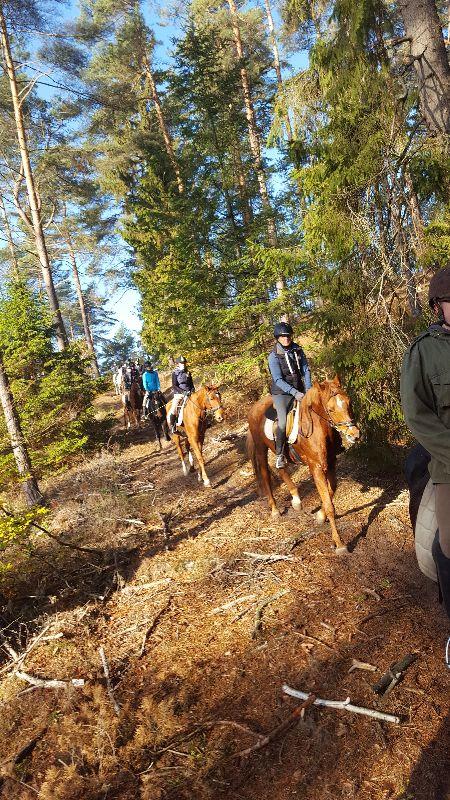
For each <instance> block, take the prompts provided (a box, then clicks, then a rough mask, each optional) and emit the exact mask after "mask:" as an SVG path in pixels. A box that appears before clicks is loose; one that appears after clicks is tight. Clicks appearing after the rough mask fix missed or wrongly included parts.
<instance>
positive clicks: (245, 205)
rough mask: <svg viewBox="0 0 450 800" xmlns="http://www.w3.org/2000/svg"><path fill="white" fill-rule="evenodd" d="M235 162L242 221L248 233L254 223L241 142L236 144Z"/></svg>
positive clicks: (234, 150)
mask: <svg viewBox="0 0 450 800" xmlns="http://www.w3.org/2000/svg"><path fill="white" fill-rule="evenodd" d="M233 161H234V169H235V175H236V178H235V180H236V185H237V190H238V192H239V199H240V201H241V210H242V219H243V221H244V228H245V229H246V230H247V231H248V229H249V228H250V225H251V224H252V222H253V212H252V207H251V205H250V201H249V193H248V189H247V181H246V179H245V173H244V165H243V163H242V155H241V150H240V147H239V142H236V144H235V146H234V147H233Z"/></svg>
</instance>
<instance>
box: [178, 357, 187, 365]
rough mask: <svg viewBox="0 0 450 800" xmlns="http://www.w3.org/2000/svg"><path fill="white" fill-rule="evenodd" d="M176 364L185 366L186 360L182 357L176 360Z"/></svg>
mask: <svg viewBox="0 0 450 800" xmlns="http://www.w3.org/2000/svg"><path fill="white" fill-rule="evenodd" d="M177 364H187V359H186V358H185V357H184V356H179V358H177Z"/></svg>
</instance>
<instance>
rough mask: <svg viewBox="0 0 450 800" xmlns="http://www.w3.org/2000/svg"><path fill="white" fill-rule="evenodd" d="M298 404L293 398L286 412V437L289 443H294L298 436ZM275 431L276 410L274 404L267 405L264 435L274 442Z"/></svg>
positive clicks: (299, 404)
mask: <svg viewBox="0 0 450 800" xmlns="http://www.w3.org/2000/svg"><path fill="white" fill-rule="evenodd" d="M300 406H301V403H298V402H297V401H296V400H294V404H293V406H292V408H291V410H290V411H289V412H288V415H287V420H286V437H287V441H288V443H289V444H295V442H296V441H297V438H298V429H299V425H300ZM276 431H277V412H276V410H275V408H274V406H269V408H268V409H267V411H266V421H265V423H264V435H265V436H266V438H267V439H269V441H271V442H274V441H275V437H276Z"/></svg>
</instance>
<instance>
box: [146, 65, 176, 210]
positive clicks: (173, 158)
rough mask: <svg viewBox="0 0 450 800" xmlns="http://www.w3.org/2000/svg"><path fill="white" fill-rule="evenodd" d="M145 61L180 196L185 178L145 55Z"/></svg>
mask: <svg viewBox="0 0 450 800" xmlns="http://www.w3.org/2000/svg"><path fill="white" fill-rule="evenodd" d="M143 61H144V70H145V74H146V76H147V80H148V85H149V87H150V94H151V98H152V100H153V103H154V106H155V110H156V116H157V117H158V122H159V128H160V131H161V134H162V137H163V139H164V145H165V148H166V153H167V155H168V156H169V161H170V163H171V164H172V168H173V171H174V173H175V177H176V180H177V186H178V194H180V195H181V194H183V192H184V183H183V178H182V177H181V172H180V167H179V166H178V162H177V159H176V156H175V151H174V148H173V142H172V137H171V135H170V133H169V129H168V127H167V125H166V120H165V118H164V113H163V110H162V106H161V100H160V98H159V93H158V89H157V88H156V83H155V79H154V77H153V72H152V68H151V65H150V61H149V59H148V56H147V55H144V57H143Z"/></svg>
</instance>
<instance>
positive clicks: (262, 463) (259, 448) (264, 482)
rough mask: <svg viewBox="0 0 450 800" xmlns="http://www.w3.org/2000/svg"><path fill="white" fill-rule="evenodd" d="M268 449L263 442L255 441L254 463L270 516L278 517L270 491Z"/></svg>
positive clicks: (278, 513)
mask: <svg viewBox="0 0 450 800" xmlns="http://www.w3.org/2000/svg"><path fill="white" fill-rule="evenodd" d="M268 452H269V449H268V447H267V445H266V444H265V443H264V442H259V443H258V444H256V443H255V452H254V457H252V461H253V458H254V463H255V462H256V466H257V469H258V471H259V476H260V484H261V489H262V492H263V494H264V495H265V496H266V497H267V502H268V504H269V508H270V512H271V514H272V517H279V516H280V512H279V511H278V508H277V504H276V502H275V498H274V496H273V492H272V480H271V478H270V469H269V461H268V459H267V456H268Z"/></svg>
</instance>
